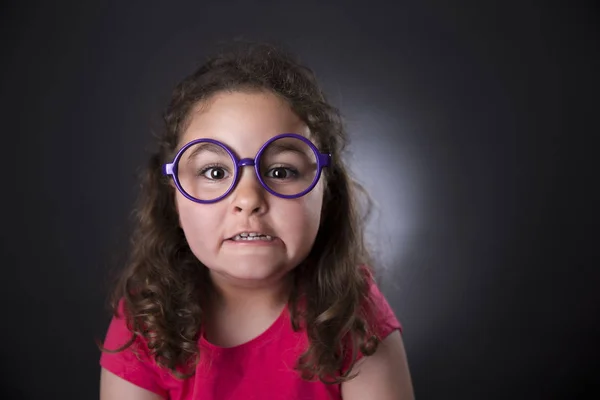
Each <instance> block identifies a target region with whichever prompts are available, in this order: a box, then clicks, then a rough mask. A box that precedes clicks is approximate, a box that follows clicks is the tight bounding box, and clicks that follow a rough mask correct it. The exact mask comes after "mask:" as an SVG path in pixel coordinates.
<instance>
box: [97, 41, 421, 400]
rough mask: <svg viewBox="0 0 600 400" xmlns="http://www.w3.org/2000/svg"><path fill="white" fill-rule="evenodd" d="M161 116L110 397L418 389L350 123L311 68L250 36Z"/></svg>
mask: <svg viewBox="0 0 600 400" xmlns="http://www.w3.org/2000/svg"><path fill="white" fill-rule="evenodd" d="M164 119H165V123H166V130H165V132H164V134H163V135H162V136H161V137H160V140H159V150H158V151H157V152H156V154H154V155H152V156H151V158H150V160H149V163H148V165H147V168H146V170H145V175H144V178H143V183H142V190H141V194H140V197H139V205H138V208H137V213H136V222H137V227H136V231H135V234H134V237H133V240H132V251H131V259H130V262H129V264H128V266H127V268H126V270H125V271H124V273H123V275H122V277H121V280H120V283H119V284H118V285H117V287H116V290H115V292H114V294H113V302H112V305H113V309H114V317H113V319H112V322H111V324H110V327H109V329H108V333H107V335H106V340H105V341H104V344H103V353H102V356H101V360H100V364H101V366H102V374H101V384H100V397H101V399H102V400H109V399H129V400H135V399H166V398H168V399H199V400H212V399H215V400H227V399H243V400H246V399H285V400H295V399H298V400H300V399H311V400H318V399H341V398H343V399H345V400H352V399H355V400H357V399H360V400H363V399H373V400H383V399H412V398H413V394H412V393H413V390H412V385H411V379H410V375H409V371H408V366H407V361H406V355H405V351H404V347H403V344H402V339H401V335H400V330H401V327H400V324H399V323H398V321H397V319H396V317H395V316H394V313H393V311H392V310H391V308H390V306H389V305H388V303H387V302H386V300H385V299H384V297H383V296H382V294H381V292H380V291H379V290H378V288H377V286H376V285H375V282H374V278H373V275H372V273H371V269H370V264H369V257H368V254H367V250H366V249H365V243H364V238H363V228H362V223H361V219H360V212H359V209H358V208H359V207H358V204H357V198H356V195H357V187H358V186H357V185H356V184H354V183H353V181H352V180H351V179H350V178H349V174H348V172H347V168H346V166H345V165H344V162H343V160H342V151H343V149H344V146H345V143H346V134H345V132H344V129H343V127H342V123H341V120H340V116H339V114H338V112H337V111H336V109H334V108H333V107H332V106H331V105H330V104H329V103H328V102H327V101H326V99H325V97H324V95H323V93H322V92H321V90H320V89H319V87H318V86H317V83H316V80H315V77H314V75H313V74H312V72H311V71H310V70H309V69H307V68H305V67H303V66H301V65H299V64H297V63H296V62H295V61H294V59H293V58H292V57H291V56H289V55H287V54H286V53H284V52H283V51H280V50H278V49H276V48H273V47H271V46H266V45H246V46H241V47H240V48H237V49H234V50H232V51H228V52H225V53H222V54H220V55H218V56H216V57H215V58H213V59H211V60H210V61H208V62H207V63H206V64H204V65H203V66H202V67H200V69H198V70H197V71H196V72H195V73H194V74H192V75H191V76H189V77H188V78H186V79H185V80H184V81H183V82H181V83H180V84H179V85H178V86H177V88H176V89H175V91H174V93H173V96H172V99H171V102H170V104H169V106H168V108H167V110H166V112H165V115H164Z"/></svg>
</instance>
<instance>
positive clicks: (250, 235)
mask: <svg viewBox="0 0 600 400" xmlns="http://www.w3.org/2000/svg"><path fill="white" fill-rule="evenodd" d="M232 240H246V241H251V240H266V241H271V240H273V237H272V236H269V235H262V234H260V233H255V232H251V233H246V232H244V233H240V234H239V235H235V236H234V237H233V238H232Z"/></svg>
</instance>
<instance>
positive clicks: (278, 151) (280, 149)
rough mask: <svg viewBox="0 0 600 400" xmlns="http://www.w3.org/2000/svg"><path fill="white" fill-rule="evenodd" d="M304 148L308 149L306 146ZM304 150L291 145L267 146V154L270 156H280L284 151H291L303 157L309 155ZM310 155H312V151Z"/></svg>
mask: <svg viewBox="0 0 600 400" xmlns="http://www.w3.org/2000/svg"><path fill="white" fill-rule="evenodd" d="M306 147H307V148H308V146H306ZM305 150H306V149H303V148H298V146H296V145H294V144H291V143H272V144H271V145H269V153H272V154H281V153H283V152H286V151H291V152H294V153H299V154H301V155H304V156H306V155H309V154H307V152H306V151H305ZM308 150H310V148H308ZM310 153H312V151H311V152H310Z"/></svg>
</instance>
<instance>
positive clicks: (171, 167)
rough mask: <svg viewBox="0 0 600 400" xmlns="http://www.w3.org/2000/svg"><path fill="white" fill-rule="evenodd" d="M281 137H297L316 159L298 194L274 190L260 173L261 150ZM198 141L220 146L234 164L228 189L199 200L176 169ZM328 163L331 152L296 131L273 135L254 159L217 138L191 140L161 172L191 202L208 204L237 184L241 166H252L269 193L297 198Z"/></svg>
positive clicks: (316, 179) (314, 182)
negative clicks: (310, 177) (310, 176)
mask: <svg viewBox="0 0 600 400" xmlns="http://www.w3.org/2000/svg"><path fill="white" fill-rule="evenodd" d="M283 138H294V139H299V140H301V141H303V142H304V143H306V144H307V145H308V146H309V147H310V148H311V150H312V151H313V153H314V154H315V159H316V160H317V173H316V175H315V177H314V179H313V181H312V183H311V184H310V185H309V186H308V188H306V189H305V190H304V191H302V192H300V193H298V194H293V195H284V194H280V193H277V192H275V191H274V190H273V189H271V188H270V187H269V186H268V185H267V184H266V183H265V181H264V180H263V178H262V176H261V174H260V158H261V156H262V154H263V152H264V151H265V149H266V148H267V147H268V146H269V145H270V144H271V143H273V142H274V141H276V140H278V139H283ZM198 143H212V144H215V145H217V146H220V147H222V148H223V149H225V151H227V154H229V156H230V157H231V159H232V160H233V165H234V172H233V182H232V183H231V186H230V187H229V189H227V191H226V192H225V193H223V194H222V195H221V196H219V197H217V198H216V199H213V200H200V199H197V198H195V197H194V196H192V195H190V194H189V193H187V192H186V191H185V190H184V189H183V187H182V185H181V182H180V181H179V175H178V173H177V171H178V166H179V161H180V160H181V156H182V155H183V153H184V152H185V151H186V150H187V149H189V148H190V147H191V146H194V145H196V144H198ZM330 165H331V154H329V153H321V152H320V151H319V150H318V149H317V147H316V146H315V145H314V144H313V143H312V142H311V141H310V140H308V139H307V138H305V137H304V136H301V135H298V134H296V133H282V134H280V135H277V136H274V137H272V138H271V139H269V140H267V142H266V143H265V144H263V145H262V147H261V148H260V150H258V153H256V156H255V157H254V159H252V158H242V159H240V158H238V157H237V156H236V155H235V154H234V153H233V151H231V149H229V147H227V145H225V144H224V143H222V142H219V141H218V140H214V139H206V138H203V139H196V140H192V141H191V142H189V143H187V144H185V145H184V146H183V147H182V148H181V149H179V151H178V152H177V154H176V155H175V158H174V159H173V162H170V163H167V164H164V165H163V166H162V173H163V175H170V176H171V177H172V178H173V181H174V182H175V186H176V187H177V190H179V192H180V193H181V194H182V195H183V196H184V197H185V198H187V199H188V200H191V201H193V202H196V203H200V204H210V203H216V202H218V201H220V200H222V199H224V198H225V197H227V196H228V195H229V194H230V193H231V192H232V191H233V189H234V188H235V187H236V186H237V183H238V180H239V173H240V170H241V168H242V167H246V166H253V167H254V172H255V173H256V177H257V178H258V181H259V182H260V184H261V186H262V187H263V188H264V189H265V190H266V191H267V192H269V193H271V194H272V195H274V196H277V197H280V198H283V199H297V198H298V197H302V196H304V195H305V194H307V193H308V192H310V191H311V190H313V188H314V187H315V185H316V184H317V182H318V181H319V179H320V177H321V171H322V170H323V168H324V167H328V166H330Z"/></svg>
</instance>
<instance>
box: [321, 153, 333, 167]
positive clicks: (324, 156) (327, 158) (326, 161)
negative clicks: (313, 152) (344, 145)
mask: <svg viewBox="0 0 600 400" xmlns="http://www.w3.org/2000/svg"><path fill="white" fill-rule="evenodd" d="M319 164H321V166H323V167H328V166H329V165H331V154H328V153H319Z"/></svg>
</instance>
